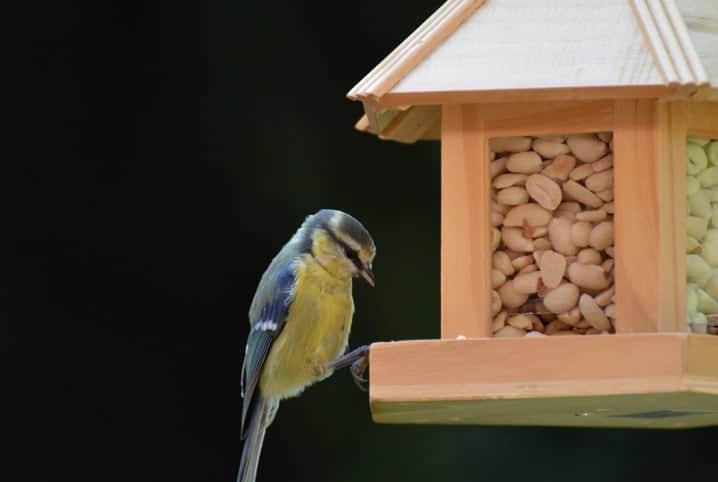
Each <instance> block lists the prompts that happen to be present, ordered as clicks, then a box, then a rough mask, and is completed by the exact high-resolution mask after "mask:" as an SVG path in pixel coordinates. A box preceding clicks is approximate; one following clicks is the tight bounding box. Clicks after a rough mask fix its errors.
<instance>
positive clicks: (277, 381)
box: [237, 209, 376, 482]
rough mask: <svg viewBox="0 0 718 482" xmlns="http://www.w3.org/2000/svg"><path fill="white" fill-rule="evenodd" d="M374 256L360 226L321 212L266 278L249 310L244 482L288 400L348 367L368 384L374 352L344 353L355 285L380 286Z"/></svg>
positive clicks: (341, 216) (254, 470) (302, 228)
mask: <svg viewBox="0 0 718 482" xmlns="http://www.w3.org/2000/svg"><path fill="white" fill-rule="evenodd" d="M375 255H376V245H375V244H374V240H373V239H372V237H371V235H370V234H369V232H368V231H367V230H366V228H365V227H364V226H363V225H362V224H361V223H360V222H359V221H358V220H356V219H355V218H354V217H352V216H351V215H349V214H347V213H345V212H342V211H339V210H335V209H322V210H320V211H318V212H316V213H314V214H311V215H309V216H307V217H306V219H305V220H304V222H303V223H302V224H301V226H300V227H299V229H298V230H297V231H296V233H295V234H294V235H293V236H292V237H291V239H290V240H289V241H288V242H287V243H286V244H285V245H284V246H283V247H282V249H281V250H280V251H279V253H278V254H277V255H276V256H275V257H274V259H273V260H272V261H271V262H270V264H269V266H268V267H267V269H266V271H265V272H264V274H263V275H262V277H261V279H260V281H259V285H258V286H257V290H256V292H255V294H254V298H253V299H252V303H251V305H250V308H249V323H250V332H249V336H248V338H247V345H246V348H245V355H244V363H243V366H242V377H241V388H242V422H241V438H242V439H244V446H243V449H242V459H241V462H240V465H239V473H238V475H237V482H254V481H255V479H256V476H257V467H258V463H259V456H260V453H261V450H262V444H263V442H264V436H265V432H266V430H267V428H268V427H269V426H270V425H271V424H272V422H273V421H274V418H275V416H276V415H277V410H278V409H279V402H280V401H281V400H284V399H287V398H291V397H295V396H298V395H300V394H301V393H302V391H303V390H304V389H305V388H307V387H308V386H310V385H312V384H314V383H316V382H319V381H321V380H324V379H326V378H327V377H329V376H330V375H331V374H332V373H333V372H334V371H335V370H337V369H339V368H343V367H347V366H351V367H352V375H353V376H354V378H355V381H358V382H365V380H364V379H362V378H361V373H362V372H363V369H365V368H366V364H367V363H368V360H367V357H368V350H369V347H367V346H362V347H359V348H357V349H355V350H353V351H352V352H350V353H346V354H345V352H346V350H347V347H348V340H349V331H350V329H351V324H352V318H353V315H354V300H353V297H352V280H353V279H354V278H357V277H359V278H362V279H363V280H364V281H366V282H367V283H368V284H369V285H370V286H372V287H373V286H374V273H373V271H372V263H373V261H374V257H375Z"/></svg>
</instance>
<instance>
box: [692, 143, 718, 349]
mask: <svg viewBox="0 0 718 482" xmlns="http://www.w3.org/2000/svg"><path fill="white" fill-rule="evenodd" d="M686 157H687V161H688V162H687V165H686V195H687V203H686V208H687V211H688V212H687V213H686V214H687V217H686V231H687V233H686V235H687V236H686V251H687V254H686V274H687V281H688V293H687V308H688V326H689V328H690V331H691V332H693V333H709V334H713V335H715V334H718V139H713V140H711V139H702V138H697V137H689V138H688V142H687V144H686Z"/></svg>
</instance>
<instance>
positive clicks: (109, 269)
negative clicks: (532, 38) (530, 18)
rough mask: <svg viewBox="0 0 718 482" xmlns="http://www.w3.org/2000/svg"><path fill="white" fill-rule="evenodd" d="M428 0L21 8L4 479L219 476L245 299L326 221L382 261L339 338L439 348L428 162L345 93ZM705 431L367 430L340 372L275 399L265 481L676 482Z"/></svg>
mask: <svg viewBox="0 0 718 482" xmlns="http://www.w3.org/2000/svg"><path fill="white" fill-rule="evenodd" d="M439 5H440V2H439V1H436V0H421V1H412V2H410V1H407V0H402V1H400V0H387V1H386V2H369V3H363V4H348V3H345V2H327V3H321V2H296V1H295V2H290V1H277V2H256V1H238V0H235V1H225V2H208V3H205V2H194V3H190V2H172V3H167V4H159V3H148V4H136V5H133V4H130V3H126V2H117V3H106V2H88V3H86V4H83V5H80V4H77V3H75V2H70V3H67V2H54V3H47V4H45V5H44V6H42V7H41V6H39V5H35V4H33V6H32V9H33V10H32V11H29V12H26V13H27V19H28V20H29V21H30V22H29V25H30V27H29V28H28V29H25V30H23V33H22V34H20V36H19V37H18V38H17V39H16V42H17V44H18V46H19V47H22V48H23V49H25V48H27V47H29V50H28V52H29V53H28V54H23V55H22V56H21V57H20V60H21V61H22V65H23V69H22V70H20V71H19V72H20V74H19V76H17V77H16V76H15V74H16V73H17V72H18V71H16V70H15V69H12V73H13V75H12V76H13V78H14V79H15V80H17V81H19V83H18V86H17V87H19V89H18V90H17V91H11V92H10V93H11V96H12V98H13V100H19V102H17V105H16V107H18V108H17V110H13V111H12V114H9V113H8V112H7V111H6V120H10V121H11V123H12V124H13V125H12V128H11V129H10V130H9V131H8V132H9V133H10V135H8V138H7V142H8V143H9V145H12V146H14V147H17V148H18V151H17V152H18V153H17V154H15V155H12V156H9V157H12V159H9V161H16V162H9V163H8V164H6V171H5V175H4V176H3V178H4V180H5V182H4V184H5V185H4V187H3V189H2V191H3V195H4V196H6V200H5V202H4V208H5V209H4V210H3V212H4V215H3V217H4V224H5V227H6V230H5V236H4V238H5V239H4V240H3V243H6V242H9V246H8V248H7V249H6V250H5V253H6V254H7V255H9V256H7V257H6V260H5V261H4V262H3V264H2V269H1V271H2V272H3V273H4V276H3V278H2V279H3V289H2V290H1V291H2V293H3V300H2V306H3V313H4V315H2V318H3V320H4V323H3V326H4V330H3V332H4V334H3V335H2V343H3V346H4V349H3V351H4V353H5V354H8V355H10V356H9V357H8V361H7V363H6V369H7V372H8V375H7V377H6V386H7V389H6V390H5V397H4V398H5V399H6V401H8V402H11V403H10V404H9V405H8V407H12V408H9V409H8V410H7V411H6V414H7V415H9V423H8V424H3V425H4V426H5V427H9V429H8V430H3V431H4V432H5V434H6V436H8V437H9V441H10V446H11V447H12V448H13V449H14V450H13V451H12V452H11V454H10V457H8V460H7V462H9V464H7V465H8V467H9V466H10V465H13V466H15V465H16V466H17V468H18V469H20V470H21V472H18V473H16V475H14V476H13V477H12V478H8V477H3V478H4V479H7V480H32V481H50V480H63V481H65V480H67V481H76V480H103V481H130V480H133V481H140V480H142V481H144V480H147V481H180V480H186V481H232V480H234V477H235V474H236V468H237V464H238V462H239V457H240V452H241V442H240V440H239V436H238V434H239V423H240V406H241V399H240V388H239V375H240V366H241V363H242V357H243V350H244V344H245V338H246V334H247V327H248V324H247V318H246V313H247V310H248V307H249V303H250V300H251V297H252V294H253V292H254V288H255V286H256V283H257V281H258V280H259V277H260V276H261V274H262V272H263V270H264V269H265V267H266V265H267V263H268V262H269V261H270V260H271V258H272V256H273V255H274V254H275V253H276V252H277V250H278V249H279V248H280V247H281V246H282V244H283V243H284V242H285V241H286V240H287V239H288V238H289V236H290V235H291V234H292V233H293V232H294V230H295V229H296V228H297V226H298V225H299V223H300V222H301V221H302V220H303V218H304V216H306V215H307V214H309V213H312V212H314V211H316V210H318V209H320V208H323V207H331V208H338V209H342V210H345V211H348V212H350V213H352V214H353V215H355V216H356V217H357V218H359V219H360V220H361V221H362V222H363V223H364V224H365V225H366V226H367V227H368V228H369V230H370V231H371V232H372V233H373V235H374V238H375V240H376V243H377V245H378V256H377V259H376V262H375V271H376V276H377V280H378V283H377V287H376V288H375V289H373V290H371V289H369V288H367V287H365V286H364V285H359V284H357V286H356V288H355V299H356V304H357V314H356V316H355V324H354V327H355V328H354V330H353V333H352V338H351V342H352V345H359V344H363V343H368V342H371V341H374V340H395V339H412V338H436V337H438V336H439V222H440V219H439V194H440V192H439V175H440V170H439V146H438V144H437V143H420V144H417V145H410V146H407V145H400V144H395V143H390V142H381V141H378V140H377V139H376V138H374V137H372V136H369V135H365V134H360V133H357V132H356V131H354V130H353V128H352V126H353V123H354V122H355V121H356V120H357V119H358V117H359V116H360V115H361V113H362V110H361V106H360V105H359V104H356V103H352V102H349V101H348V100H347V99H346V98H345V94H346V92H347V91H348V90H349V88H351V86H352V85H354V83H356V82H357V81H359V80H360V79H361V77H362V76H363V75H364V74H365V73H367V72H368V71H369V70H370V69H371V68H372V67H373V66H374V65H375V64H376V63H377V62H379V61H380V60H381V59H382V58H383V57H384V56H385V55H386V54H388V53H389V51H390V50H391V49H393V48H394V47H395V46H396V45H397V44H398V43H399V42H400V41H401V40H402V39H403V38H404V37H405V36H407V35H408V34H409V33H410V32H411V31H412V30H413V28H415V27H416V26H418V25H419V24H420V23H421V22H422V21H423V20H424V18H426V17H427V16H428V15H429V14H430V13H431V12H433V11H434V10H435V9H436V8H437V7H438V6H439ZM11 47H14V44H13V45H11ZM23 52H24V50H23ZM20 91H22V92H23V94H21V95H16V92H20ZM24 93H27V94H24ZM6 134H7V133H6ZM8 166H9V167H8ZM12 402H14V403H12ZM717 438H718V431H717V430H716V429H705V430H694V431H678V432H667V431H650V432H648V431H646V432H643V431H624V430H568V429H533V428H532V429H528V428H526V429H525V428H490V427H419V426H416V427H415V426H389V425H375V424H373V423H372V422H371V419H370V413H369V410H368V405H367V396H366V394H364V393H361V392H359V391H357V390H355V389H354V387H353V384H352V382H351V379H350V377H349V375H348V374H347V373H338V374H336V375H335V376H334V377H333V378H332V379H330V380H328V381H326V382H324V383H322V384H320V385H317V386H315V387H313V388H311V389H309V390H308V391H307V392H306V393H305V394H304V395H303V396H302V397H301V398H299V399H293V400H290V401H287V402H285V403H284V404H283V405H282V408H281V410H280V412H279V416H278V418H277V420H276V422H275V424H274V425H273V426H272V428H271V430H270V431H269V433H268V438H267V442H266V444H265V450H264V454H263V458H262V463H261V464H260V480H264V481H279V480H295V481H318V482H321V481H346V482H350V481H367V480H377V481H384V480H386V481H390V480H391V481H394V480H396V481H401V480H406V481H409V480H411V481H433V480H452V481H470V480H472V481H473V480H484V481H493V480H497V481H498V480H501V481H503V480H529V479H530V480H546V481H573V480H587V481H589V480H596V481H598V480H601V481H605V480H626V481H629V480H630V481H634V480H678V479H679V478H685V479H687V480H690V479H695V478H697V477H698V476H701V477H704V478H705V477H708V478H711V476H710V475H709V474H710V472H711V469H716V468H718V464H717V463H716V460H715V458H716V451H715V447H716V445H715V444H716V439H717ZM13 463H14V464H13ZM4 465H6V464H4ZM7 470H8V471H9V470H10V469H9V468H8V469H7Z"/></svg>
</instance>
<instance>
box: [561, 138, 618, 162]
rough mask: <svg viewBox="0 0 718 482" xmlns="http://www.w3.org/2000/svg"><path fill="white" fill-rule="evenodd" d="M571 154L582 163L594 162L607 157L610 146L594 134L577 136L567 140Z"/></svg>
mask: <svg viewBox="0 0 718 482" xmlns="http://www.w3.org/2000/svg"><path fill="white" fill-rule="evenodd" d="M566 143H567V144H568V147H569V148H570V149H571V153H572V154H573V155H574V156H576V158H577V159H578V160H580V161H581V162H594V161H597V160H599V159H600V158H601V157H603V156H605V155H606V153H607V152H608V146H607V145H606V143H605V142H603V141H602V140H600V139H599V138H597V137H596V136H595V135H593V134H575V135H570V136H568V138H566Z"/></svg>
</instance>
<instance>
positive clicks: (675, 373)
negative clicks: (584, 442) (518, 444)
mask: <svg viewBox="0 0 718 482" xmlns="http://www.w3.org/2000/svg"><path fill="white" fill-rule="evenodd" d="M717 354H718V337H711V336H705V335H686V334H633V335H614V336H583V337H581V336H574V337H543V338H528V339H527V338H520V339H481V340H463V341H456V340H451V341H449V340H445V341H438V340H437V341H408V342H397V343H379V344H374V345H372V349H371V361H370V367H371V391H370V399H371V405H372V411H373V414H374V417H375V419H376V420H377V421H380V422H389V423H501V424H507V423H510V424H535V425H599V426H600V425H601V424H600V423H597V421H596V420H580V419H577V416H576V413H579V412H591V411H596V410H597V409H598V408H600V407H601V406H602V405H603V408H604V410H612V412H609V413H610V414H611V415H614V416H618V415H620V414H621V413H624V414H625V411H626V410H635V411H655V410H668V409H670V410H677V409H679V408H680V407H681V405H680V404H678V405H676V404H675V403H672V404H669V405H661V404H660V403H657V400H658V399H657V398H656V397H653V398H652V399H651V397H644V399H643V402H641V403H639V405H636V406H634V407H631V405H630V403H629V402H627V400H630V397H628V398H626V396H636V395H641V394H644V395H645V394H670V393H680V392H694V394H700V393H705V394H708V395H718V390H716V387H718V369H716V368H715V366H716V363H715V362H716V356H718V355H717ZM564 397H571V398H573V397H583V399H582V401H581V403H574V407H573V409H571V410H569V411H567V412H564V411H563V410H560V411H557V410H555V407H556V406H561V407H563V408H564V409H565V408H566V403H568V402H570V400H569V401H567V400H565V399H564ZM603 397H614V398H616V400H614V401H613V402H610V403H608V402H607V400H609V399H606V398H603ZM698 398H700V399H701V400H702V402H700V403H699V404H698V406H699V407H700V408H701V409H706V408H707V407H709V406H710V405H711V404H712V406H711V407H710V408H711V410H710V412H711V413H712V420H711V424H717V423H718V399H716V398H712V399H710V400H711V403H710V404H707V403H706V398H705V397H698ZM542 399H545V400H550V401H553V404H552V403H542V402H541V400H542ZM592 399H593V400H594V402H590V403H589V401H590V400H592ZM520 400H527V401H528V403H525V404H521V403H520ZM576 400H577V399H574V402H576ZM651 400H652V401H651ZM684 401H685V400H684ZM469 402H471V403H469ZM478 402H486V403H478ZM488 402H490V403H488ZM552 405H555V407H554V409H551V406H552ZM682 406H683V409H688V405H686V404H685V403H684V404H683V405H682ZM538 407H542V410H543V412H544V413H543V415H542V411H541V410H538ZM694 409H695V406H694V407H693V408H691V410H694ZM532 410H533V412H532ZM603 415H604V416H606V413H605V412H604V413H603ZM497 417H498V418H497ZM634 418H635V417H634ZM669 418H670V417H669ZM684 421H685V419H684ZM613 422H615V423H616V424H619V425H620V424H623V423H624V422H625V421H622V420H614V421H613ZM629 422H630V421H629ZM659 422H660V420H659ZM664 422H671V423H676V422H678V423H680V421H679V420H678V421H677V420H664ZM693 422H696V420H693ZM704 422H705V420H703V422H701V423H699V424H706V423H704ZM602 423H603V424H609V425H610V423H611V421H610V420H608V421H606V420H604V421H603V422H602ZM632 423H633V425H631V424H627V425H625V426H641V425H640V423H641V420H640V417H639V420H638V421H636V420H633V422H632Z"/></svg>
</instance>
